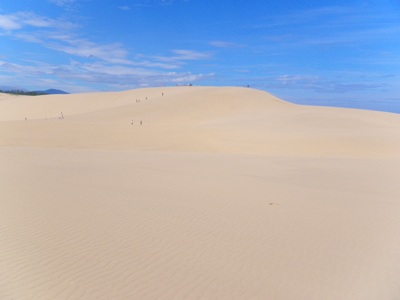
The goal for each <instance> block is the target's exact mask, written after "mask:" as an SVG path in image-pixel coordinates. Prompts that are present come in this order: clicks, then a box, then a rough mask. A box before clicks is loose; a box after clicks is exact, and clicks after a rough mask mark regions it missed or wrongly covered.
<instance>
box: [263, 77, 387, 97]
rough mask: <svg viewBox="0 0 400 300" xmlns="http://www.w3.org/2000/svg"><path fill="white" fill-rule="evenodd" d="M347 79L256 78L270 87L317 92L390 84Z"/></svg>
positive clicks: (341, 92)
mask: <svg viewBox="0 0 400 300" xmlns="http://www.w3.org/2000/svg"><path fill="white" fill-rule="evenodd" d="M345 80H346V81H343V79H342V80H340V79H332V78H326V77H321V76H308V75H280V76H276V77H265V78H259V79H258V80H256V85H259V86H262V87H264V88H268V89H286V90H312V91H315V92H322V93H336V94H344V93H351V92H365V91H368V90H381V89H384V88H386V87H388V84H387V83H384V82H357V80H353V81H351V80H349V78H348V77H346V79H345Z"/></svg>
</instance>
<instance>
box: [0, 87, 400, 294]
mask: <svg viewBox="0 0 400 300" xmlns="http://www.w3.org/2000/svg"><path fill="white" fill-rule="evenodd" d="M146 98H147V99H146ZM61 113H62V114H61ZM25 118H27V120H25ZM140 122H142V124H141V123H140ZM399 156H400V116H399V115H396V114H390V113H381V112H372V111H362V110H352V109H338V108H326V107H324V108H322V107H307V106H300V105H294V104H291V103H288V102H285V101H283V100H280V99H278V98H276V97H274V96H272V95H270V94H268V93H265V92H262V91H258V90H253V89H248V88H236V87H219V88H216V87H169V88H166V87H165V88H148V89H138V90H132V91H124V92H115V93H89V94H77V95H51V96H50V95H48V96H38V97H22V96H11V95H4V94H1V95H0V166H1V167H0V204H1V208H2V209H1V210H0V245H2V246H1V247H0V270H1V271H0V299H22V300H25V299H29V300H30V299H288V300H289V299H305V300H306V299H307V300H309V299H327V300H330V299H332V300H337V299H349V300H350V299H351V300H354V299H355V300H357V299H359V300H378V299H379V300H381V299H388V300H389V299H390V300H392V299H397V298H399V297H400V290H399V284H398V278H400V251H399V249H400V234H399V232H400V222H399V218H398V216H399V215H400V201H399V199H400V197H399V195H400V186H399V185H398V178H400V157H399Z"/></svg>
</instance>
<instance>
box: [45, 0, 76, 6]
mask: <svg viewBox="0 0 400 300" xmlns="http://www.w3.org/2000/svg"><path fill="white" fill-rule="evenodd" d="M75 1H76V0H49V2H50V3H52V4H55V5H57V6H61V7H63V6H68V5H71V4H72V3H74V2H75Z"/></svg>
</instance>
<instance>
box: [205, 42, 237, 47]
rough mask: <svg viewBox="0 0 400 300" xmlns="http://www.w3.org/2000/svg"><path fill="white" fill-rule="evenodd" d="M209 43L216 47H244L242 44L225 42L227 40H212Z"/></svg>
mask: <svg viewBox="0 0 400 300" xmlns="http://www.w3.org/2000/svg"><path fill="white" fill-rule="evenodd" d="M209 44H210V45H211V46H213V47H216V48H242V47H244V46H243V45H242V44H237V43H232V42H225V41H211V42H209Z"/></svg>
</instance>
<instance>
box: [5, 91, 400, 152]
mask: <svg viewBox="0 0 400 300" xmlns="http://www.w3.org/2000/svg"><path fill="white" fill-rule="evenodd" d="M0 112H1V113H0V120H2V121H3V122H2V123H1V127H0V130H2V136H3V138H2V139H1V140H0V143H1V145H4V146H19V145H22V146H34V147H67V148H79V149H114V150H153V151H158V150H160V151H191V152H213V153H249V154H259V155H262V154H267V155H281V154H283V155H312V156H313V155H322V156H327V155H328V156H329V155H333V156H336V155H340V156H342V157H343V156H349V157H359V156H362V157H371V156H378V157H379V156H381V155H384V156H391V157H399V155H400V135H399V132H398V130H396V128H398V126H399V118H398V115H394V114H389V113H379V112H372V111H362V110H350V109H336V108H322V107H306V106H299V105H294V104H290V103H287V102H284V101H282V100H280V99H278V98H276V97H274V96H272V95H270V94H268V93H266V92H262V91H258V90H253V89H246V88H229V87H228V88H215V87H169V88H151V89H139V90H132V91H125V92H118V93H92V94H79V95H54V96H38V97H18V99H15V97H9V98H7V99H6V100H3V101H2V102H0ZM25 118H27V122H21V121H23V120H25ZM60 118H62V122H59V121H60ZM138 125H141V126H138ZM393 129H395V130H393ZM60 132H62V136H63V137H62V138H58V136H59V133H60ZM44 133H45V134H44ZM36 135H38V136H40V138H39V139H38V138H37V137H36Z"/></svg>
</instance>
